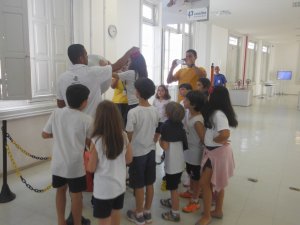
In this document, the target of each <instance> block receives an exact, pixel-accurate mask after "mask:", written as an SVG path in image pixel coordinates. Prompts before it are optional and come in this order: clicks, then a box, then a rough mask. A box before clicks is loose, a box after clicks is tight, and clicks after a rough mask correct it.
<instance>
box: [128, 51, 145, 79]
mask: <svg viewBox="0 0 300 225" xmlns="http://www.w3.org/2000/svg"><path fill="white" fill-rule="evenodd" d="M130 60H131V63H130V65H129V67H128V70H134V71H135V72H136V74H137V78H141V77H148V71H147V65H146V60H145V58H144V56H143V55H142V54H141V53H140V52H134V53H133V54H131V56H130Z"/></svg>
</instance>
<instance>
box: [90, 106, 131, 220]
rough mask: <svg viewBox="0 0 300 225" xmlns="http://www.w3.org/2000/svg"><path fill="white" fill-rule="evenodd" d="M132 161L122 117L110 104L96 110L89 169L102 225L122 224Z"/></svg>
mask: <svg viewBox="0 0 300 225" xmlns="http://www.w3.org/2000/svg"><path fill="white" fill-rule="evenodd" d="M131 161H132V151H131V146H130V144H129V141H128V138H127V134H126V133H125V132H123V122H122V116H121V114H120V112H119V110H118V108H117V106H116V105H115V104H114V103H113V102H110V101H107V100H105V101H103V102H101V103H100V104H99V105H98V107H97V110H96V116H95V121H94V131H93V134H92V143H91V155H90V159H89V162H88V170H89V171H90V172H94V193H93V196H94V200H93V203H94V217H96V218H98V219H99V225H107V224H108V225H109V224H113V225H119V224H120V219H121V214H120V210H121V209H122V208H123V203H124V193H125V191H126V183H125V180H126V164H128V163H130V162H131Z"/></svg>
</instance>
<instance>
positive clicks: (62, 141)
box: [43, 107, 92, 178]
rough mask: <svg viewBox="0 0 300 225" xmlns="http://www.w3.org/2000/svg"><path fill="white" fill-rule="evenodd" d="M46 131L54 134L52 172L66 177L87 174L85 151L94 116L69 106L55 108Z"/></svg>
mask: <svg viewBox="0 0 300 225" xmlns="http://www.w3.org/2000/svg"><path fill="white" fill-rule="evenodd" d="M43 131H44V132H46V133H49V134H53V142H54V143H53V152H52V161H51V170H52V174H53V175H56V176H60V177H64V178H76V177H82V176H84V175H85V168H84V160H83V152H84V148H85V141H86V138H90V136H91V132H92V118H91V117H90V116H89V115H87V114H85V113H83V112H81V111H79V110H76V109H71V108H69V107H64V108H61V109H60V108H58V109H55V110H54V112H53V113H52V114H51V116H50V118H49V119H48V122H47V123H46V125H45V127H44V129H43Z"/></svg>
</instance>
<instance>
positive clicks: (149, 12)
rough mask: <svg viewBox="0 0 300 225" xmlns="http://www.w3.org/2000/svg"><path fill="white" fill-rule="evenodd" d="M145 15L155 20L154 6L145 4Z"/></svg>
mask: <svg viewBox="0 0 300 225" xmlns="http://www.w3.org/2000/svg"><path fill="white" fill-rule="evenodd" d="M143 17H144V18H146V19H148V20H153V8H151V7H150V6H148V5H143Z"/></svg>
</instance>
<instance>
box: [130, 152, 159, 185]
mask: <svg viewBox="0 0 300 225" xmlns="http://www.w3.org/2000/svg"><path fill="white" fill-rule="evenodd" d="M155 167H156V162H155V151H154V150H152V151H150V152H149V153H148V154H147V155H142V156H137V157H133V160H132V163H131V164H130V165H129V171H128V172H129V186H130V187H132V188H134V189H136V188H143V187H145V186H148V185H151V184H153V183H154V182H155V179H156V168H155Z"/></svg>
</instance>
